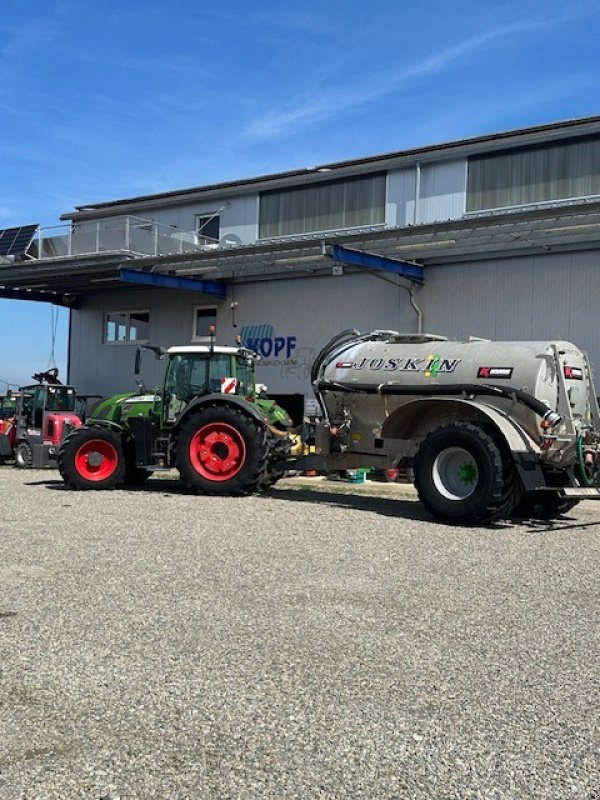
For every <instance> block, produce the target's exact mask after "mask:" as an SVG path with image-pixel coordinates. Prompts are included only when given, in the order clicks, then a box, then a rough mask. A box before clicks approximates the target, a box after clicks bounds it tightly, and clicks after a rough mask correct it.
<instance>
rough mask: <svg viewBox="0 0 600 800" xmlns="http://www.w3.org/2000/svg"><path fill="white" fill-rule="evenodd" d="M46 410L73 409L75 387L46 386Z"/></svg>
mask: <svg viewBox="0 0 600 800" xmlns="http://www.w3.org/2000/svg"><path fill="white" fill-rule="evenodd" d="M46 390H47V396H46V411H68V412H70V413H72V412H73V411H75V389H73V388H72V387H70V386H47V387H46Z"/></svg>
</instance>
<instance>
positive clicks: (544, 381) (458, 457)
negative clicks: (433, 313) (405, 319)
mask: <svg viewBox="0 0 600 800" xmlns="http://www.w3.org/2000/svg"><path fill="white" fill-rule="evenodd" d="M312 380H313V385H314V388H315V393H316V396H317V399H318V400H319V402H320V404H321V407H322V413H323V419H322V420H321V421H320V422H319V423H317V426H316V431H315V440H316V450H317V453H318V454H319V456H320V457H321V458H323V459H324V463H325V464H326V466H327V468H329V469H336V470H345V469H356V468H360V467H364V466H373V467H389V466H392V465H407V466H412V467H413V468H414V477H415V484H416V487H417V490H418V493H419V497H420V499H421V500H422V502H423V503H424V505H425V506H426V508H427V509H428V510H429V511H430V512H431V513H432V514H434V515H435V516H436V517H439V518H442V519H445V520H449V521H455V522H462V523H469V522H484V521H490V520H493V519H499V518H502V517H507V516H510V515H511V514H514V513H516V514H522V515H524V516H541V517H552V516H556V515H558V514H560V513H563V512H565V511H567V510H569V509H570V508H572V507H573V506H574V505H576V503H577V502H578V501H579V500H580V499H582V498H583V497H590V496H594V497H599V493H598V490H597V489H596V488H595V487H596V486H597V485H599V484H600V477H599V475H600V472H599V466H600V460H599V452H600V414H599V411H598V402H597V399H596V392H595V388H594V382H593V377H592V372H591V369H590V364H589V361H588V359H587V357H586V355H585V354H584V353H582V352H581V350H579V349H578V348H577V347H576V346H575V345H573V344H571V343H569V342H563V341H545V342H491V341H485V340H481V339H474V340H469V341H465V342H455V341H449V340H447V339H446V338H444V337H441V336H433V335H428V334H423V335H421V334H400V333H397V332H395V331H374V332H372V333H369V334H366V335H360V334H359V333H358V332H357V331H344V332H343V333H341V334H339V335H338V336H337V337H335V338H334V339H332V340H331V341H330V342H329V343H328V344H327V345H326V346H325V347H324V348H323V350H322V351H321V353H320V354H319V356H318V357H317V359H316V361H315V363H314V365H313V370H312Z"/></svg>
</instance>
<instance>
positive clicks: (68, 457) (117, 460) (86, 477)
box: [58, 428, 125, 489]
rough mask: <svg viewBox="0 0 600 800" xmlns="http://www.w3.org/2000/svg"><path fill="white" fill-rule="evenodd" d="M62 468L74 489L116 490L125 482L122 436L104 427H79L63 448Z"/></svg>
mask: <svg viewBox="0 0 600 800" xmlns="http://www.w3.org/2000/svg"><path fill="white" fill-rule="evenodd" d="M58 469H59V472H60V474H61V476H62V479H63V480H64V482H65V483H66V484H67V486H69V488H71V489H112V488H113V487H115V486H116V485H117V484H119V483H123V481H124V479H125V457H124V454H123V446H122V444H121V438H120V436H119V435H118V434H116V433H115V432H114V431H110V430H104V429H103V428H75V429H74V430H73V431H71V433H69V434H68V435H67V437H66V438H65V440H64V441H63V443H62V445H61V448H60V450H59V453H58Z"/></svg>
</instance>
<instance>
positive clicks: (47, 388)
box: [10, 376, 81, 469]
mask: <svg viewBox="0 0 600 800" xmlns="http://www.w3.org/2000/svg"><path fill="white" fill-rule="evenodd" d="M34 377H37V376H34ZM13 398H14V401H15V414H14V422H13V428H12V430H11V431H10V445H11V448H12V450H13V451H14V458H15V464H16V466H17V467H23V468H25V467H34V468H37V469H43V468H46V467H56V458H57V454H58V448H59V445H60V442H61V440H62V438H63V436H64V435H65V433H66V431H67V429H69V428H72V427H79V426H80V425H81V420H80V418H79V417H78V416H77V414H76V413H75V403H76V400H77V396H76V391H75V388H74V387H73V386H64V385H63V384H61V383H45V382H44V383H37V384H33V385H31V386H22V387H21V388H20V389H19V391H18V392H16V393H15V394H14V395H13Z"/></svg>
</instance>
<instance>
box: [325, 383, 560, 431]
mask: <svg viewBox="0 0 600 800" xmlns="http://www.w3.org/2000/svg"><path fill="white" fill-rule="evenodd" d="M317 389H318V390H319V391H322V392H327V391H329V392H352V393H356V392H364V393H365V394H381V395H416V396H418V395H461V394H466V395H487V396H491V397H506V398H508V399H510V400H516V401H517V402H518V403H521V404H522V405H524V406H526V407H527V408H529V409H530V410H531V411H533V412H534V413H535V414H537V415H538V416H540V417H542V419H545V420H547V422H548V423H549V425H550V427H552V428H554V427H555V426H556V425H558V423H559V422H561V420H562V417H561V415H560V414H558V413H557V412H556V411H553V410H552V409H551V408H549V407H548V406H547V405H546V404H545V403H542V402H541V400H538V399H537V397H534V396H533V395H531V394H529V393H528V392H524V391H523V390H522V389H515V388H514V387H511V386H491V385H490V384H486V383H484V384H478V383H454V384H446V385H444V386H439V385H432V386H420V385H419V386H414V385H413V386H399V385H398V384H393V383H391V384H390V383H382V384H378V385H377V384H355V383H337V382H334V381H320V383H319V384H318V385H317Z"/></svg>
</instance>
